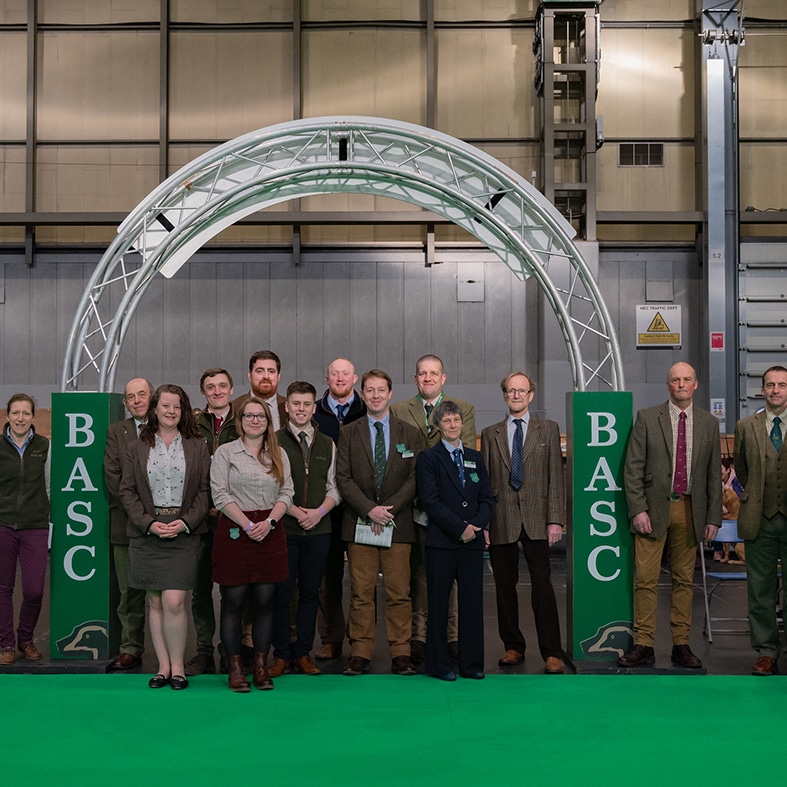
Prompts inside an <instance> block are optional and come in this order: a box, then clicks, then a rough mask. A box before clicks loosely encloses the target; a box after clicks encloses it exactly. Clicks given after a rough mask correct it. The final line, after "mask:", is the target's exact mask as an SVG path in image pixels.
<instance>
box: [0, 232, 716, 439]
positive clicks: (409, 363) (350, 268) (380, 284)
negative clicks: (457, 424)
mask: <svg viewBox="0 0 787 787" xmlns="http://www.w3.org/2000/svg"><path fill="white" fill-rule="evenodd" d="M98 256H99V255H97V254H96V253H95V252H91V253H84V254H74V253H66V252H51V253H46V254H42V256H41V257H39V259H38V261H37V263H36V266H35V267H33V268H29V267H28V266H26V265H25V264H24V263H23V262H21V261H20V257H19V255H15V256H14V255H2V256H0V261H1V262H5V277H6V301H5V303H4V304H0V328H2V336H0V399H2V397H3V396H6V397H7V395H9V394H10V393H13V392H14V391H15V390H18V389H31V390H32V389H35V390H37V391H39V396H41V394H40V391H42V390H43V391H44V392H47V391H49V392H51V391H53V390H55V389H56V387H57V384H58V379H59V373H60V368H61V364H62V358H63V356H64V354H65V343H66V339H67V334H68V330H69V328H70V323H71V320H72V319H73V314H74V312H75V310H76V306H77V303H78V301H79V299H80V297H81V295H82V293H83V290H84V286H85V283H86V282H87V280H88V278H89V277H90V274H91V272H92V270H93V268H94V266H95V263H96V261H97V258H98ZM436 256H437V259H438V261H439V264H435V265H433V266H432V267H431V268H426V267H425V266H424V258H423V252H422V251H413V250H411V249H405V250H395V249H394V250H392V249H387V250H372V249H357V248H349V247H348V248H344V249H332V250H323V251H317V250H314V249H307V250H306V251H305V252H303V253H302V258H301V259H302V261H301V263H300V264H299V265H297V266H296V265H294V264H293V262H292V258H291V254H290V253H289V252H287V251H286V250H279V251H274V250H272V251H269V252H263V251H260V250H246V251H240V250H238V251H222V252H218V251H205V252H204V253H202V252H201V253H200V254H198V255H196V257H195V259H194V260H193V261H192V262H191V263H190V264H189V265H186V266H184V267H183V268H182V269H181V270H180V271H179V272H178V274H177V275H176V276H175V277H174V278H173V279H171V280H167V279H164V278H161V277H157V278H156V279H155V280H154V281H153V282H152V283H151V285H150V287H149V289H148V291H147V293H146V295H145V297H144V298H143V300H142V301H141V303H140V306H139V308H138V310H137V313H136V316H135V319H134V321H133V324H132V326H131V328H130V330H129V334H128V336H127V337H126V340H125V343H124V345H123V349H122V352H121V355H120V357H119V359H118V364H117V374H116V378H115V380H116V385H115V388H116V390H122V388H123V385H124V384H125V382H126V381H127V380H128V379H129V378H130V377H133V376H137V375H140V376H144V377H149V378H150V380H151V382H153V383H154V384H155V385H158V384H160V383H162V382H169V381H171V382H177V383H180V384H182V385H184V387H185V388H186V389H187V390H188V391H189V394H190V395H191V396H192V398H193V400H194V404H201V403H202V397H201V396H200V394H199V385H198V384H199V377H200V374H201V373H202V372H203V371H204V369H206V368H208V367H210V366H214V365H215V366H224V367H225V368H227V369H228V370H229V371H230V373H231V374H232V375H233V378H234V379H235V393H236V395H239V394H241V393H243V392H245V391H247V390H248V381H247V377H246V373H247V369H248V358H249V355H250V354H251V353H252V352H253V351H254V350H258V349H263V348H271V349H273V350H274V351H276V352H277V353H278V354H279V355H280V356H281V359H282V387H284V386H286V385H287V384H289V383H290V382H292V381H293V380H295V379H299V378H300V379H306V380H310V381H311V382H312V383H314V384H315V386H316V387H317V388H318V389H319V390H322V389H323V386H324V383H323V378H324V374H325V366H326V365H327V363H328V362H329V361H331V360H332V359H333V358H335V357H337V356H340V355H341V356H347V357H349V358H350V360H351V361H352V362H353V363H355V365H356V369H357V370H358V373H359V374H361V373H363V371H365V370H367V369H370V368H372V367H378V366H379V367H380V368H383V369H385V370H386V371H388V372H389V373H390V374H391V376H392V378H393V381H394V386H395V393H394V396H395V398H397V399H398V398H404V397H407V396H412V392H413V390H414V389H413V382H412V375H413V371H414V365H415V361H416V359H417V358H418V357H419V356H420V355H423V354H424V353H427V352H434V353H437V354H438V355H439V356H440V357H442V358H443V361H444V363H445V370H446V374H447V375H448V382H447V389H448V390H450V392H451V393H453V394H454V395H455V396H458V397H461V398H465V399H468V400H469V401H472V402H473V403H474V404H475V405H476V407H477V408H478V409H479V410H482V411H483V412H482V413H480V414H479V426H482V425H484V424H486V423H491V422H492V421H494V420H498V419H499V417H501V415H502V413H503V412H504V403H503V401H502V397H501V395H500V390H499V381H500V379H501V378H502V377H503V376H504V375H505V374H506V373H507V372H509V371H510V370H512V369H515V368H524V369H525V370H526V371H528V372H529V373H531V374H533V375H534V376H536V378H537V384H538V395H537V400H536V402H535V403H534V409H538V410H539V411H543V412H544V413H545V414H546V415H548V416H549V417H551V418H554V419H556V420H557V421H558V423H560V424H561V427H563V428H565V412H564V410H565V407H564V394H565V391H566V385H567V384H568V383H567V382H566V380H568V378H569V373H568V361H567V356H566V353H565V349H564V348H562V347H560V346H559V344H558V343H556V342H555V340H554V336H552V337H548V338H546V339H545V338H544V336H543V334H544V333H550V332H553V333H556V332H557V329H556V327H555V325H554V317H553V316H552V314H551V312H550V311H549V309H548V308H545V307H544V304H543V303H539V301H540V300H542V296H541V293H540V291H539V290H538V287H537V285H536V284H535V282H534V281H533V280H532V279H531V280H529V281H528V282H521V281H519V280H518V279H516V277H514V275H513V274H512V273H511V271H510V270H509V269H508V268H507V267H506V266H505V265H503V264H502V263H501V262H500V261H499V260H497V259H496V258H495V257H493V255H491V254H490V253H489V252H487V251H484V250H481V249H458V250H456V249H454V250H440V249H439V248H438V251H437V255H436ZM473 261H483V262H484V263H485V267H484V271H483V273H484V301H483V302H481V303H470V302H463V303H457V278H456V277H457V264H458V263H463V262H473ZM664 270H669V271H670V272H671V275H672V276H673V281H674V293H675V303H680V304H682V305H683V334H684V347H683V349H682V350H664V349H656V350H637V349H636V348H635V336H634V334H635V325H634V310H633V306H634V305H635V304H637V303H643V302H645V293H646V286H647V275H648V273H647V272H648V271H651V272H652V275H654V276H658V275H661V273H663V271H664ZM599 281H600V283H601V289H602V292H603V294H604V296H605V298H606V301H607V306H608V308H609V310H610V312H611V313H612V316H613V320H614V321H615V322H616V324H617V325H618V326H619V330H620V339H621V347H622V352H623V358H624V363H625V366H626V377H627V380H628V382H629V388H630V389H631V390H632V391H633V392H634V395H635V407H636V408H637V409H639V408H640V407H645V406H648V405H650V404H655V403H657V402H660V401H663V400H664V399H665V397H666V391H665V388H664V382H665V379H666V373H667V369H668V368H669V366H670V365H671V364H672V363H674V362H676V361H678V360H684V359H685V360H688V361H689V362H691V363H697V364H698V363H699V361H698V360H697V356H698V353H699V347H700V341H699V331H700V327H699V326H700V316H701V314H700V309H701V308H702V307H701V306H698V304H700V272H699V266H698V264H697V261H696V255H695V254H694V253H693V252H692V251H689V250H659V251H655V250H650V251H640V252H637V251H626V250H620V251H618V250H610V251H606V252H602V254H601V257H600V264H599ZM544 346H548V347H549V353H550V357H549V358H540V357H539V352H540V351H539V348H540V347H542V348H543V347H544ZM702 394H703V384H702V371H700V395H702ZM699 401H701V399H700V400H699ZM40 404H41V406H42V407H45V406H48V401H47V400H46V395H45V397H44V398H43V399H42V400H41V402H40ZM482 422H483V423H482Z"/></svg>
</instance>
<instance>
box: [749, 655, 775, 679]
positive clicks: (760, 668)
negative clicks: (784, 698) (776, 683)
mask: <svg viewBox="0 0 787 787" xmlns="http://www.w3.org/2000/svg"><path fill="white" fill-rule="evenodd" d="M751 674H752V675H775V674H776V659H774V658H772V657H771V656H760V658H758V659H757V663H756V664H755V665H754V669H752V671H751Z"/></svg>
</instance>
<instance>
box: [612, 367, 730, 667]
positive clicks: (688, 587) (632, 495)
mask: <svg viewBox="0 0 787 787" xmlns="http://www.w3.org/2000/svg"><path fill="white" fill-rule="evenodd" d="M697 386H698V383H697V374H696V372H695V371H694V369H693V368H692V367H691V366H689V364H687V363H676V364H675V365H674V366H672V367H670V370H669V372H668V374H667V390H668V391H669V401H667V402H665V403H664V404H660V405H657V406H656V407H649V408H647V409H645V410H640V411H639V413H637V420H636V421H635V423H634V429H633V430H632V432H631V438H630V439H629V444H628V451H627V453H626V465H625V470H624V482H625V487H626V501H627V503H628V512H629V517H630V518H631V532H632V533H633V534H634V572H635V577H634V646H633V647H632V648H631V649H630V650H628V651H627V652H626V653H624V654H623V655H622V656H621V657H620V658H619V659H618V665H619V666H621V667H645V666H649V665H651V664H654V663H655V652H654V650H653V642H654V636H655V633H656V605H657V598H658V581H659V572H660V570H661V556H662V553H663V551H664V542H665V540H666V538H667V534H669V544H670V573H671V575H672V606H671V610H670V629H671V632H672V663H673V664H675V665H676V666H678V667H684V668H688V669H700V667H702V662H701V661H700V660H699V658H697V656H695V655H694V653H692V652H691V648H690V647H689V632H690V630H691V605H692V599H693V594H694V567H695V561H696V555H697V544H698V543H700V542H701V541H712V540H713V539H714V538H715V537H716V533H717V532H718V530H719V525H721V445H720V443H719V422H718V421H717V420H716V418H714V417H713V416H712V415H711V414H710V413H709V412H707V411H705V410H700V408H699V407H694V405H693V400H694V392H695V391H696V390H697Z"/></svg>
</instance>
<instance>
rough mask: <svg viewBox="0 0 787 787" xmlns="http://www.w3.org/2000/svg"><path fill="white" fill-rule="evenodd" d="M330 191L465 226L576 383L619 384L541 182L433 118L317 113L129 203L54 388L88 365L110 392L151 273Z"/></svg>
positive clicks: (601, 320)
mask: <svg viewBox="0 0 787 787" xmlns="http://www.w3.org/2000/svg"><path fill="white" fill-rule="evenodd" d="M329 192H344V193H347V192H352V193H359V194H372V195H380V196H385V197H390V198H393V199H398V200H401V201H404V202H408V203H411V204H413V205H417V206H420V207H422V208H424V209H427V210H429V211H432V212H433V213H435V214H437V215H440V216H443V217H445V218H447V219H449V220H450V221H452V222H453V223H455V224H458V225H459V226H461V227H463V228H464V229H465V230H467V231H468V232H469V233H471V234H472V235H474V236H475V237H476V238H478V240H480V241H481V242H482V243H484V244H485V245H486V246H487V247H488V248H489V249H490V250H491V251H493V252H494V253H495V254H496V255H497V256H498V257H499V258H500V259H501V260H502V261H503V262H505V264H506V265H508V267H509V268H511V270H513V271H514V273H515V274H516V275H517V276H518V277H519V278H521V279H523V280H524V279H526V278H527V277H529V276H535V277H536V280H537V281H538V284H539V286H540V287H541V289H542V290H543V292H544V294H545V297H546V299H547V301H548V302H549V304H550V306H551V307H552V309H553V310H554V313H555V315H556V317H557V321H558V323H559V325H560V328H561V331H562V332H563V335H564V338H565V340H566V346H567V348H568V357H569V362H570V365H571V369H572V373H573V378H574V386H575V389H576V390H579V391H584V390H587V389H588V386H590V385H591V384H594V385H596V386H601V387H605V386H606V387H609V388H610V389H612V390H622V389H623V388H624V387H625V384H624V376H623V368H622V359H621V355H620V347H619V345H618V341H617V336H616V333H615V329H614V327H613V325H612V322H611V319H610V316H609V313H608V311H607V309H606V306H605V304H604V301H603V299H602V297H601V294H600V292H599V289H598V285H597V283H596V281H595V279H594V278H593V275H592V273H591V272H590V270H589V269H588V266H587V265H586V263H585V261H584V260H583V259H582V257H581V255H580V254H579V252H578V250H577V249H576V247H575V246H574V244H573V242H572V240H571V239H572V237H573V236H574V234H575V233H574V230H573V228H572V227H571V226H570V225H569V224H568V223H567V222H566V221H565V220H564V219H563V217H562V216H561V215H560V214H559V213H558V212H557V210H556V209H555V207H554V206H553V205H552V204H551V203H549V202H548V201H547V200H546V199H545V198H544V197H543V195H542V194H540V193H539V192H538V191H536V189H534V188H533V187H532V186H531V185H530V184H529V183H527V181H525V180H524V179H523V178H521V177H520V176H519V175H517V174H516V173H515V172H514V171H513V170H511V169H509V168H508V167H506V166H505V165H504V164H502V163H501V162H499V161H497V160H496V159H494V158H492V157H491V156H489V155H487V154H486V153H484V152H483V151H481V150H479V149H478V148H475V147H473V146H472V145H468V144H466V143H464V142H462V141H460V140H458V139H455V138H453V137H450V136H447V135H445V134H441V133H439V132H436V131H433V130H431V129H427V128H424V127H421V126H416V125H412V124H409V123H402V122H398V121H394V120H387V119H383V118H366V117H323V118H310V119H307V120H299V121H293V122H290V123H283V124H280V125H277V126H270V127H268V128H264V129H260V130H259V131H255V132H252V133H250V134H246V135H244V136H242V137H238V138H237V139H234V140H231V141H230V142H227V143H226V144H224V145H220V146H219V147H217V148H214V149H213V150H211V151H209V152H208V153H206V154H205V155H203V156H201V157H199V158H197V159H195V160H194V161H193V162H191V163H190V164H188V165H187V166H185V167H183V168H182V169H180V170H179V171H178V172H176V173H175V174H174V175H172V177H170V178H168V179H167V180H166V181H165V182H164V183H162V184H161V185H160V186H159V187H158V188H157V189H155V190H154V191H153V192H151V194H149V195H148V196H147V197H146V198H145V199H144V200H143V201H142V202H141V203H140V204H139V205H138V206H137V207H136V208H135V209H134V210H133V211H132V212H131V213H130V214H129V215H128V217H127V218H126V219H125V221H124V222H123V223H122V224H121V225H120V227H119V228H118V236H117V238H116V239H115V240H114V241H113V243H112V244H111V246H110V247H109V248H108V249H107V251H106V253H105V254H104V256H103V257H102V258H101V261H100V262H99V264H98V266H97V267H96V270H95V272H94V273H93V276H92V277H91V279H90V281H89V283H88V285H87V287H86V289H85V292H84V294H83V296H82V299H81V301H80V303H79V306H78V309H77V314H76V315H75V317H74V322H73V324H72V327H71V331H70V334H69V337H68V346H67V350H66V358H65V363H64V367H63V373H62V377H61V390H63V391H69V390H77V389H78V388H79V383H80V382H81V381H82V382H84V381H85V380H87V379H88V378H89V379H90V380H91V383H92V380H93V378H94V377H95V376H96V375H97V376H98V382H97V385H95V386H94V385H92V384H91V388H95V390H98V391H111V390H112V387H113V384H114V374H115V368H116V363H117V359H118V356H119V354H120V350H121V347H122V345H123V340H124V338H125V335H126V332H127V330H128V327H129V324H130V321H131V319H132V318H133V316H134V312H135V310H136V307H137V304H138V303H139V301H140V300H141V298H142V297H143V296H144V294H145V291H146V289H147V287H148V285H149V284H150V282H151V280H152V278H153V277H154V276H155V274H156V273H161V274H162V275H164V276H173V275H174V274H175V273H176V272H177V270H178V269H179V268H180V267H181V266H182V265H183V264H185V263H186V262H187V261H188V260H189V258H190V257H191V255H192V254H194V253H195V252H196V251H197V250H198V249H199V248H201V247H202V246H203V245H204V244H205V243H206V242H207V241H208V240H210V239H211V238H212V237H214V236H215V235H216V234H217V233H219V232H220V231H222V230H223V229H225V228H227V227H229V226H231V225H232V224H234V223H235V222H237V221H238V220H239V219H241V218H243V217H244V216H247V215H249V214H251V213H254V212H256V211H258V210H261V209H262V208H265V207H268V206H270V205H274V204H276V203H279V202H283V201H286V200H290V199H294V198H297V197H305V196H309V195H312V194H325V193H329ZM594 381H595V382H594Z"/></svg>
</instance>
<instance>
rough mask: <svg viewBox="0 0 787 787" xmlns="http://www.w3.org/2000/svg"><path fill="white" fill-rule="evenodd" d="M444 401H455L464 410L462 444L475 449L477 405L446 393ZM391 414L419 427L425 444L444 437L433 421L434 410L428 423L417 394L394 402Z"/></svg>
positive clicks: (430, 443)
mask: <svg viewBox="0 0 787 787" xmlns="http://www.w3.org/2000/svg"><path fill="white" fill-rule="evenodd" d="M442 401H444V402H453V403H454V404H455V405H457V406H458V407H459V409H460V410H461V411H462V444H463V445H466V446H467V447H468V448H472V449H475V407H473V405H472V404H470V402H463V401H462V400H461V399H455V398H454V397H453V396H446V395H445V394H443V399H442ZM391 415H394V416H396V417H397V418H400V419H401V420H402V421H405V422H407V423H408V424H412V425H413V426H415V427H417V428H418V430H419V431H420V432H421V435H422V436H423V439H424V445H425V446H428V447H430V448H431V446H433V445H437V444H438V443H439V442H440V440H441V439H442V435H441V434H440V430H439V429H438V428H437V426H435V424H434V423H433V418H434V412H432V416H431V418H430V419H429V424H428V425H427V423H426V414H425V412H424V405H423V403H422V402H421V400H420V399H419V398H418V397H417V396H414V397H413V398H412V399H403V400H402V401H401V402H396V403H395V404H392V405H391Z"/></svg>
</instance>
